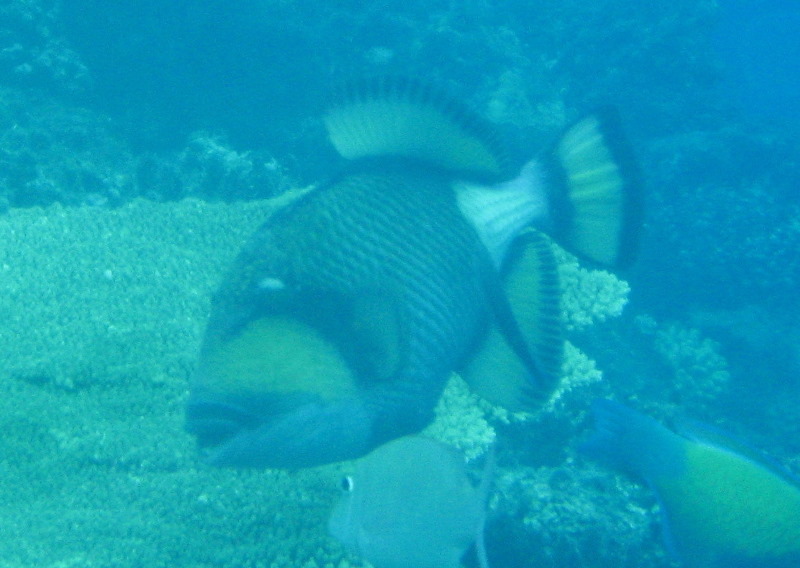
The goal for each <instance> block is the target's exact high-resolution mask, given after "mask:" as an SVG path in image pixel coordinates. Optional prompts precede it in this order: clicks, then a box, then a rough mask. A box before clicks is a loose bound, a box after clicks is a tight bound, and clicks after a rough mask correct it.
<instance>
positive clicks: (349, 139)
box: [324, 77, 510, 180]
mask: <svg viewBox="0 0 800 568" xmlns="http://www.w3.org/2000/svg"><path fill="white" fill-rule="evenodd" d="M324 121H325V127H326V129H327V131H328V137H329V138H330V140H331V143H332V144H333V146H334V147H335V148H336V150H337V151H338V152H339V154H341V155H342V156H343V157H344V158H347V159H349V160H356V159H360V158H375V157H385V156H392V157H399V158H408V159H411V160H415V161H419V162H422V163H426V164H430V165H433V166H435V167H437V168H441V169H444V170H446V171H448V172H453V173H458V174H463V175H465V176H467V177H470V178H477V179H485V180H496V179H502V178H503V177H507V176H508V175H509V173H510V172H509V169H508V168H509V163H508V157H507V153H506V152H505V150H504V149H503V148H502V145H501V144H500V141H499V137H498V135H497V133H496V132H495V131H494V129H493V128H492V127H491V126H490V125H489V124H488V123H486V122H484V121H483V119H481V118H480V117H479V116H478V115H476V114H474V113H473V112H472V111H470V110H469V109H468V108H466V107H463V106H462V105H461V104H459V103H458V102H457V101H455V100H453V99H451V98H450V97H449V96H447V95H445V94H443V93H441V92H439V91H438V90H436V89H434V88H432V87H430V86H428V85H425V84H423V83H420V82H417V81H413V80H410V79H403V78H398V77H382V78H375V79H372V80H368V81H359V82H355V83H349V84H347V85H346V86H344V87H343V88H342V89H340V90H339V91H338V93H337V94H336V96H335V97H334V99H333V104H332V105H331V106H330V108H329V109H328V111H327V113H326V114H325V117H324Z"/></svg>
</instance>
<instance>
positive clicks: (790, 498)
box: [582, 400, 800, 568]
mask: <svg viewBox="0 0 800 568" xmlns="http://www.w3.org/2000/svg"><path fill="white" fill-rule="evenodd" d="M593 411H594V416H595V421H596V432H595V433H594V435H593V436H592V437H591V438H590V439H589V440H587V441H586V442H585V443H584V445H583V446H582V450H583V451H584V452H585V453H587V454H588V455H590V456H592V457H594V458H595V459H598V460H600V461H603V462H606V463H608V464H609V465H611V466H612V467H615V468H617V469H619V470H621V471H623V472H625V473H628V474H630V475H633V476H635V477H636V478H638V479H641V480H643V481H645V482H646V483H647V484H648V485H649V486H650V487H651V488H652V489H653V491H654V492H655V493H656V495H657V497H658V499H659V502H660V503H661V509H662V515H663V520H664V529H665V530H664V533H665V535H666V540H667V545H668V547H669V548H670V549H671V550H672V551H673V552H674V553H675V555H676V556H677V557H678V559H679V560H681V561H682V563H683V565H684V566H687V567H688V568H796V567H798V566H800V484H798V480H797V479H795V478H794V477H793V476H792V475H791V474H789V473H788V472H786V471H783V470H782V469H781V468H780V467H778V466H775V465H772V464H770V463H769V461H768V460H765V459H763V458H762V457H761V456H758V455H756V454H755V452H753V451H752V450H750V449H749V448H746V447H744V446H743V445H742V444H738V443H735V442H733V441H732V440H730V439H728V438H727V437H725V436H723V435H721V434H720V433H718V432H714V431H713V430H711V429H710V428H708V427H705V426H701V425H698V424H695V425H691V426H690V425H688V424H687V426H686V431H685V432H682V433H681V434H677V433H675V432H672V431H671V430H669V429H667V428H666V427H664V426H662V425H661V424H659V423H658V422H656V421H655V420H653V419H652V418H650V417H648V416H644V415H642V414H640V413H638V412H636V411H635V410H633V409H631V408H628V407H626V406H624V405H622V404H620V403H618V402H614V401H610V400H601V401H597V402H596V403H595V405H594V408H593Z"/></svg>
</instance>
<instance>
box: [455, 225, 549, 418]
mask: <svg viewBox="0 0 800 568" xmlns="http://www.w3.org/2000/svg"><path fill="white" fill-rule="evenodd" d="M507 264H508V268H507V274H505V281H504V287H503V293H504V295H505V298H507V302H498V301H495V302H492V304H493V306H494V307H495V309H496V308H497V306H502V305H507V306H508V307H509V308H510V309H509V310H508V313H505V312H501V313H497V312H496V314H495V319H496V323H495V325H493V326H492V328H491V329H490V331H489V334H488V336H487V337H486V339H485V341H484V343H483V344H482V346H481V347H480V349H479V350H478V351H477V352H476V354H475V355H474V356H473V357H472V359H471V360H470V361H469V362H468V364H467V365H466V367H465V368H464V370H463V371H462V375H463V377H464V379H465V380H466V381H467V383H468V384H469V385H470V386H471V387H472V389H473V390H474V391H475V392H476V393H478V394H479V395H481V396H483V397H484V398H486V399H487V400H489V401H490V402H492V403H494V404H498V405H500V406H503V407H504V408H507V409H508V410H514V411H516V410H530V409H532V408H534V407H535V406H536V405H537V404H541V402H542V401H543V399H546V398H547V397H548V396H549V395H550V394H551V393H552V392H553V390H554V389H555V387H556V385H557V384H558V382H559V379H560V378H561V366H562V363H563V359H564V332H563V320H562V316H561V287H560V284H559V279H558V265H557V261H556V258H555V256H554V254H553V248H552V244H551V243H550V241H549V239H548V238H547V237H546V236H545V235H544V234H542V233H540V232H539V231H536V230H534V229H529V230H527V231H525V232H524V233H523V234H522V235H520V237H519V238H518V239H517V241H516V242H515V243H514V246H513V247H512V251H511V253H510V258H509V261H508V263H507Z"/></svg>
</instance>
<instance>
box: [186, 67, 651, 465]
mask: <svg viewBox="0 0 800 568" xmlns="http://www.w3.org/2000/svg"><path fill="white" fill-rule="evenodd" d="M333 100H334V102H333V103H332V105H331V106H330V108H329V110H328V112H327V114H325V116H324V123H325V126H326V128H327V131H328V136H329V138H330V141H331V142H332V144H333V146H334V147H335V148H336V150H337V151H338V152H339V154H340V155H341V156H342V157H343V158H345V159H346V160H347V165H346V167H344V169H343V171H342V172H341V173H339V174H338V175H336V176H334V177H333V178H331V179H330V180H329V181H327V182H325V183H322V184H320V185H318V186H316V187H314V188H312V189H310V190H308V191H305V192H299V193H298V194H297V195H296V197H294V198H291V197H287V198H285V200H284V201H285V203H284V205H283V206H282V207H280V208H278V209H277V210H276V211H275V212H274V213H273V214H272V215H270V217H269V218H268V219H267V220H266V221H265V223H264V224H263V225H262V226H261V228H260V229H258V230H257V231H256V233H255V234H254V235H253V236H252V238H251V239H250V241H249V242H248V243H247V244H246V245H245V247H244V249H243V250H242V251H241V252H240V254H239V256H238V257H237V259H236V260H235V262H234V263H233V266H232V267H231V268H230V270H229V272H228V274H227V276H226V278H225V279H224V281H223V283H222V285H221V286H220V288H219V290H218V291H217V293H216V294H215V295H214V297H213V300H212V311H211V316H210V319H209V322H208V325H207V328H206V333H205V337H204V339H203V344H202V346H201V352H200V359H199V362H198V365H197V369H196V371H195V373H194V375H193V378H192V384H191V395H190V399H189V402H188V407H187V429H188V431H189V432H191V433H193V434H195V435H196V437H197V440H198V443H199V445H200V447H201V448H202V450H203V454H204V455H205V457H206V459H207V460H208V461H209V462H210V463H212V464H215V465H221V466H238V467H282V468H289V469H293V468H301V467H310V466H315V465H320V464H324V463H330V462H336V461H342V460H348V459H354V458H357V457H360V456H363V455H365V454H367V453H368V452H369V451H371V450H372V449H374V448H376V447H377V446H379V445H381V444H383V443H385V442H387V441H389V440H391V439H394V438H398V437H400V436H404V435H408V434H412V433H415V432H418V431H420V430H421V429H422V428H423V427H425V426H426V425H427V424H428V423H429V422H430V421H431V420H432V417H433V409H434V407H435V405H436V402H437V401H438V399H439V397H440V395H441V393H442V390H443V389H444V385H445V382H446V380H447V378H448V376H449V375H450V374H451V373H452V372H453V371H460V370H464V369H468V367H469V365H470V363H471V362H472V360H473V359H474V358H475V357H477V356H478V355H479V354H480V353H481V352H482V351H485V350H490V349H497V350H505V352H506V353H507V354H508V353H511V354H513V356H514V357H516V358H517V359H518V360H519V361H520V362H521V363H522V364H521V365H520V366H519V367H518V368H517V370H516V371H515V373H516V374H515V376H514V383H513V385H512V387H509V388H505V389H503V399H504V400H506V401H510V402H511V403H516V402H519V403H520V404H522V403H523V402H525V401H541V400H543V399H546V397H547V396H548V395H549V393H551V392H552V390H553V389H554V387H555V386H556V384H557V383H558V380H559V379H560V372H561V358H562V355H563V339H562V335H561V332H560V325H561V323H560V305H559V297H560V290H559V287H558V279H557V273H556V265H555V260H554V257H553V253H552V245H551V244H550V241H549V239H548V238H547V237H545V236H544V235H543V234H542V231H543V232H545V233H547V234H548V235H549V236H550V237H551V238H552V239H554V240H555V241H557V242H558V243H560V244H561V245H562V246H564V247H565V248H567V249H568V250H570V251H572V252H573V253H575V254H576V255H578V256H579V257H582V258H584V259H588V260H590V261H593V262H595V263H597V264H600V265H603V266H607V267H620V266H623V265H624V264H626V263H627V262H629V261H630V259H631V256H632V254H633V252H634V251H633V249H634V247H635V244H636V240H637V239H636V236H637V233H638V230H637V229H638V226H639V199H638V192H637V191H636V189H637V184H636V183H635V181H636V180H635V177H636V176H635V175H633V171H634V170H633V169H632V167H631V160H630V159H629V152H628V149H627V147H626V146H625V145H624V144H623V142H622V140H621V137H620V135H619V128H618V125H617V118H616V115H615V114H614V113H613V112H611V111H609V110H602V111H600V112H597V113H595V114H592V115H589V116H588V117H586V118H584V119H583V120H581V121H579V122H577V123H576V124H574V125H573V126H571V127H569V128H568V129H567V130H566V131H565V132H564V133H563V135H562V136H561V137H560V138H559V139H558V140H557V141H556V142H555V144H554V145H553V146H552V148H550V149H549V150H548V151H547V152H545V153H544V154H543V155H542V156H541V157H540V158H537V159H534V160H531V161H529V162H528V163H526V164H524V165H523V166H521V169H520V170H518V171H519V173H518V174H514V170H513V169H512V167H511V166H510V163H509V160H508V158H507V153H506V152H505V151H504V150H503V149H502V148H501V144H500V142H499V137H498V135H497V134H496V133H495V132H494V131H493V129H492V128H491V127H490V126H489V125H488V124H485V123H484V122H483V121H482V120H481V119H480V118H479V117H478V116H476V115H474V114H473V113H471V112H470V111H469V110H468V109H466V108H463V107H462V106H461V105H459V104H457V103H456V102H455V101H453V100H452V99H451V98H449V97H447V96H445V95H442V94H440V93H438V92H437V91H436V90H434V89H432V88H430V87H427V86H424V85H421V84H419V83H417V82H414V81H410V80H404V79H399V78H381V79H375V80H372V81H366V82H364V83H361V84H357V85H351V86H349V87H348V88H345V89H343V90H342V91H341V92H338V93H337V94H336V96H334V97H333ZM521 272H527V273H528V274H527V275H528V276H531V273H532V278H530V277H527V278H526V277H522V276H525V275H523V274H520V273H521ZM512 283H513V284H514V285H513V286H511V288H507V285H508V284H512ZM527 286H532V287H533V288H535V289H533V290H531V298H532V301H528V302H522V303H518V302H516V301H515V300H514V299H513V298H512V295H511V294H510V293H509V291H513V292H516V293H517V294H516V295H517V296H519V291H520V290H521V289H523V288H525V287H527ZM512 288H513V290H512ZM523 321H524V322H530V324H531V326H532V327H530V326H528V325H527V324H526V325H525V326H522V325H520V322H523ZM490 330H491V331H493V332H496V333H495V339H496V341H495V342H493V343H492V344H491V345H487V343H488V342H486V341H485V339H486V337H487V336H489V332H490ZM498 338H500V339H502V342H500V339H498ZM500 359H502V360H504V361H507V360H508V357H504V356H501V357H500ZM481 360H482V361H483V362H484V363H482V364H479V365H477V366H473V367H472V368H471V370H470V372H469V373H467V375H469V376H468V377H467V380H468V381H469V380H470V377H472V378H474V379H475V382H476V383H480V384H482V385H484V387H483V388H484V390H488V391H491V390H492V389H491V380H487V376H489V377H491V375H492V373H491V364H490V363H486V362H487V361H488V362H490V361H495V360H498V358H497V357H483V358H482V359H481ZM496 374H497V375H500V376H499V377H498V379H497V380H498V381H499V380H502V373H496ZM487 384H488V385H487Z"/></svg>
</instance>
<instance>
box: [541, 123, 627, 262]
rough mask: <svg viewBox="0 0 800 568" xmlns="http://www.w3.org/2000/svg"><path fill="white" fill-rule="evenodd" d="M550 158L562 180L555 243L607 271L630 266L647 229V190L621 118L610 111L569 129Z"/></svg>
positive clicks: (557, 185)
mask: <svg viewBox="0 0 800 568" xmlns="http://www.w3.org/2000/svg"><path fill="white" fill-rule="evenodd" d="M550 159H551V162H550V166H551V172H553V174H554V177H555V178H556V179H555V180H554V181H556V183H555V184H554V185H555V188H556V189H555V191H554V195H552V196H551V198H552V199H553V200H554V204H553V205H554V207H553V208H552V210H553V212H554V215H555V218H554V219H553V220H552V221H553V232H552V236H553V238H555V239H556V241H558V242H559V243H562V244H563V245H564V246H565V247H566V248H568V249H569V250H570V251H571V252H573V253H575V254H577V255H578V256H580V257H583V258H587V259H589V260H592V261H594V262H596V263H599V264H601V265H603V266H608V267H612V268H616V267H624V266H625V265H627V264H629V263H630V262H631V261H632V260H633V256H634V254H635V252H636V251H635V248H636V243H637V241H638V233H639V227H640V224H641V216H642V214H641V210H642V206H641V191H640V188H639V185H640V182H639V174H638V172H637V169H636V167H635V165H634V160H633V158H632V152H631V150H630V148H628V146H627V144H626V143H625V142H624V138H623V136H622V135H621V128H620V126H619V117H618V116H617V113H616V112H615V111H614V110H613V109H611V108H604V109H601V110H599V111H597V112H595V113H594V114H592V115H589V116H588V117H586V118H584V119H582V120H580V121H579V122H577V123H576V124H574V125H573V126H571V127H570V128H568V129H567V130H566V131H565V132H564V134H563V135H562V136H561V138H559V140H558V142H557V143H556V144H555V146H554V147H553V149H552V153H551V154H550ZM559 190H560V191H559Z"/></svg>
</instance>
